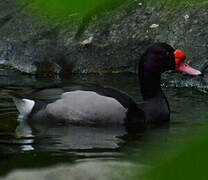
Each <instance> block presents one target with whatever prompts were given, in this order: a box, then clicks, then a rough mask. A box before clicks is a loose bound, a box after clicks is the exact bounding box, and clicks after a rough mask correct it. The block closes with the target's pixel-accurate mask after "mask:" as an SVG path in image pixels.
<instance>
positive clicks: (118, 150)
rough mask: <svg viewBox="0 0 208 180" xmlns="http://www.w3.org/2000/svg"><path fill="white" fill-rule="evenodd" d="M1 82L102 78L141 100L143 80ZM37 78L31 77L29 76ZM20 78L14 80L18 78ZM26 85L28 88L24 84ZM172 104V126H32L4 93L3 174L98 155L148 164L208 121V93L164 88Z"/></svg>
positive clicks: (0, 122) (0, 116)
mask: <svg viewBox="0 0 208 180" xmlns="http://www.w3.org/2000/svg"><path fill="white" fill-rule="evenodd" d="M5 77H6V78H8V79H7V81H5V80H4V82H2V83H1V82H0V85H1V87H2V88H5V89H6V88H10V89H21V90H22V89H26V90H28V89H32V88H33V87H37V86H44V85H47V84H50V83H51V82H52V83H54V82H55V83H59V82H64V83H66V84H68V85H70V83H72V82H73V81H82V82H97V83H100V84H104V85H109V86H113V87H116V88H118V89H121V90H123V91H125V92H127V93H128V94H129V95H130V96H131V97H132V98H133V99H135V101H137V102H141V97H140V93H139V87H138V79H137V76H136V75H134V74H123V75H103V76H101V75H85V76H82V75H75V76H73V77H70V78H63V79H60V78H54V77H47V78H46V77H44V78H34V77H32V78H31V77H24V78H26V79H24V78H23V77H22V78H23V79H22V81H21V82H22V84H21V86H20V85H19V79H18V78H17V81H12V83H6V82H10V79H9V78H12V79H13V77H12V76H9V75H8V76H5ZM30 78H31V81H29V80H28V79H30ZM13 80H14V79H13ZM23 84H24V86H23ZM164 92H165V94H166V96H167V98H168V101H169V104H170V108H171V122H170V124H169V125H168V126H164V127H160V128H154V129H148V130H146V131H143V132H137V133H127V131H126V129H125V128H124V127H106V128H104V127H99V128H95V127H81V126H80V127H79V126H52V127H50V128H49V127H46V126H33V127H31V126H29V125H28V124H27V123H26V122H24V121H20V120H18V112H17V110H16V108H15V107H14V104H13V102H12V101H11V99H10V98H9V97H8V96H7V95H5V94H1V95H0V99H1V102H0V112H1V113H0V130H1V132H0V158H1V162H0V167H1V168H0V175H3V174H5V173H7V172H9V171H10V170H12V169H18V168H30V169H33V168H36V167H46V166H50V165H54V164H60V163H77V162H80V161H89V160H93V159H123V158H124V159H127V160H130V161H137V163H138V161H139V163H141V164H148V163H150V161H151V156H152V154H154V153H155V152H158V151H160V150H161V145H165V144H171V143H172V142H175V141H176V140H177V141H180V140H182V139H183V136H184V134H186V133H187V132H194V133H195V134H197V133H199V132H200V127H202V126H204V125H207V124H208V120H207V118H208V112H207V105H208V96H207V95H206V94H203V93H201V92H199V91H198V90H196V89H191V88H173V87H172V88H167V87H166V88H164Z"/></svg>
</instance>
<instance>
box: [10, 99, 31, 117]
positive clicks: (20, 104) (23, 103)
mask: <svg viewBox="0 0 208 180" xmlns="http://www.w3.org/2000/svg"><path fill="white" fill-rule="evenodd" d="M13 101H14V103H15V105H16V107H17V109H18V111H19V113H20V114H22V115H23V116H27V115H28V114H29V113H30V112H31V111H32V109H33V107H34V105H35V101H33V100H30V99H18V98H15V97H13Z"/></svg>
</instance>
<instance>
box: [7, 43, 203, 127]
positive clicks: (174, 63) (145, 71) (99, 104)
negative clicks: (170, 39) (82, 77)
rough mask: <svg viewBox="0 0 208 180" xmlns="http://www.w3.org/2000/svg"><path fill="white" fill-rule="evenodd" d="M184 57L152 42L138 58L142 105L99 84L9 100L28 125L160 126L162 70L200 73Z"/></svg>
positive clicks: (166, 115) (165, 116)
mask: <svg viewBox="0 0 208 180" xmlns="http://www.w3.org/2000/svg"><path fill="white" fill-rule="evenodd" d="M185 59H186V54H185V53H184V52H183V51H182V50H180V49H174V48H173V47H172V46H171V45H169V44H167V43H163V42H158V43H154V44H153V45H151V46H150V47H149V48H147V49H146V50H145V51H144V53H143V54H142V55H141V57H140V60H139V66H138V76H139V84H140V91H141V96H142V98H143V102H142V103H141V104H137V103H136V102H135V101H134V100H133V99H132V98H131V97H130V96H128V95H127V94H126V93H125V92H123V91H121V90H119V89H116V88H113V87H107V86H102V85H100V84H95V83H88V84H85V85H82V86H83V87H82V88H80V89H77V90H69V89H70V87H59V86H56V87H50V88H49V87H48V88H39V89H35V90H33V91H32V92H30V93H19V92H14V91H10V92H9V94H10V95H11V96H12V98H13V101H14V103H15V105H16V107H17V109H18V111H19V113H20V114H21V116H22V117H24V119H26V121H27V122H29V123H30V124H33V123H37V124H41V125H43V124H49V125H50V124H64V125H69V124H73V125H81V126H82V125H83V126H88V125H89V126H91V125H92V126H104V125H110V126H114V125H124V126H127V127H128V126H129V127H130V126H131V127H134V126H137V127H138V126H141V127H145V126H147V125H148V124H162V123H164V122H169V120H170V108H169V104H168V101H167V98H166V96H165V94H164V93H163V91H162V88H161V84H160V80H161V74H162V73H164V72H165V71H169V70H175V71H180V72H184V73H187V74H190V75H192V76H200V75H201V74H202V73H201V72H200V71H198V70H196V69H194V68H192V67H191V66H189V65H188V64H186V62H185ZM52 91H55V92H56V93H57V94H59V96H58V98H57V99H55V100H51V101H50V102H47V101H46V102H45V101H42V100H40V98H38V96H39V97H40V96H45V95H46V96H47V94H48V93H50V92H52Z"/></svg>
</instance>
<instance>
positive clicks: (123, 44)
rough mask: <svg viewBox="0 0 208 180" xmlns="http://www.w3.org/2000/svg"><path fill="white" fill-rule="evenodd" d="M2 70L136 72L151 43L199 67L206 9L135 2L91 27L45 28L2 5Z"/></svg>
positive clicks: (205, 52) (205, 47) (206, 48)
mask: <svg viewBox="0 0 208 180" xmlns="http://www.w3.org/2000/svg"><path fill="white" fill-rule="evenodd" d="M0 9H2V11H1V12H0V65H1V66H2V67H3V68H6V69H7V68H12V69H16V70H18V71H21V72H26V73H30V74H43V73H66V72H67V73H71V72H72V73H112V72H113V73H117V72H124V71H130V72H136V71H137V64H138V61H139V56H140V55H141V53H142V52H143V51H144V50H145V49H146V48H147V47H148V46H149V45H150V44H151V43H153V42H157V41H163V42H167V43H169V44H171V45H172V46H173V47H175V48H181V49H183V50H184V51H185V52H186V54H187V57H188V58H187V62H188V63H189V64H191V65H193V66H194V67H200V66H201V65H203V63H204V62H205V61H206V60H207V57H208V44H207V39H208V29H207V27H208V19H207V14H208V4H207V3H205V4H203V5H202V6H200V7H188V8H186V7H182V8H180V7H170V6H157V7H151V6H147V5H145V4H142V3H139V2H137V1H135V2H134V3H132V4H128V3H127V4H125V5H122V7H118V11H112V12H107V13H106V14H105V15H104V16H102V17H101V18H99V19H96V18H95V20H93V21H92V22H90V23H89V24H88V26H87V28H86V29H85V31H84V32H83V34H82V35H81V37H80V38H75V35H76V33H77V29H78V28H79V26H80V22H78V23H77V24H76V23H74V24H71V25H69V26H65V27H63V26H59V25H57V24H55V23H54V24H50V25H49V24H47V23H41V22H40V21H41V20H40V19H38V18H37V17H35V16H33V17H31V16H28V15H27V13H26V12H25V11H24V7H20V6H17V5H16V4H14V3H13V2H12V1H10V0H5V1H1V2H0Z"/></svg>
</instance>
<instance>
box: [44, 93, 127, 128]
mask: <svg viewBox="0 0 208 180" xmlns="http://www.w3.org/2000/svg"><path fill="white" fill-rule="evenodd" d="M45 113H47V114H49V115H50V116H52V117H56V118H59V119H64V120H67V121H68V122H69V123H79V124H112V123H113V124H121V123H124V119H125V118H126V114H127V109H126V108H124V107H123V106H122V105H121V104H120V103H119V102H118V101H117V100H116V99H114V98H112V97H107V96H102V95H99V94H98V93H96V92H93V91H80V90H78V91H72V92H66V93H64V94H63V95H62V96H61V99H59V100H57V101H55V102H53V103H50V104H48V105H47V106H46V109H45Z"/></svg>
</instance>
